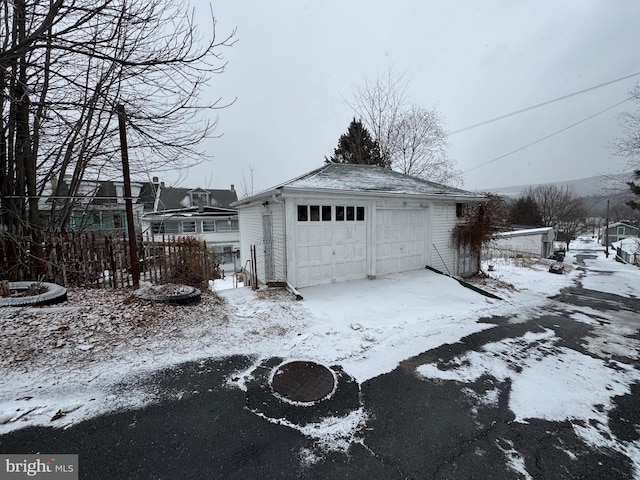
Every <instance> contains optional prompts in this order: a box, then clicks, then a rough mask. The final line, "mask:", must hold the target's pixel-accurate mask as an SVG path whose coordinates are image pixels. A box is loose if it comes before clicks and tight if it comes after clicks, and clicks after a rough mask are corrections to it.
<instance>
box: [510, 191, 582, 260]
mask: <svg viewBox="0 0 640 480" xmlns="http://www.w3.org/2000/svg"><path fill="white" fill-rule="evenodd" d="M522 195H523V196H524V197H530V198H532V199H533V200H534V202H535V203H536V204H537V205H538V209H539V210H540V217H541V220H542V225H544V226H548V227H553V228H554V229H555V230H556V232H558V238H559V239H560V240H562V241H564V242H566V244H567V250H568V249H569V242H570V241H571V240H573V239H574V238H575V237H576V236H577V234H578V233H579V231H580V229H581V228H582V227H583V226H584V222H585V217H586V216H587V209H586V207H585V204H584V201H583V199H582V198H581V197H578V196H577V195H576V193H575V192H574V190H573V187H572V186H570V185H560V186H559V185H553V184H549V185H538V186H536V187H529V188H527V189H525V190H524V192H523V193H522Z"/></svg>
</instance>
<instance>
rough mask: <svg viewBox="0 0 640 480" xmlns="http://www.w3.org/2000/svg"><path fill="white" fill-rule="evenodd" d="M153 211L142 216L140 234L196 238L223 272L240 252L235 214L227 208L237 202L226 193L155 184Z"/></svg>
mask: <svg viewBox="0 0 640 480" xmlns="http://www.w3.org/2000/svg"><path fill="white" fill-rule="evenodd" d="M154 184H155V185H156V196H155V202H154V207H153V211H151V212H148V213H146V214H144V215H143V216H142V228H143V234H145V235H151V236H152V237H153V239H154V240H156V241H160V240H161V239H162V238H163V237H164V238H170V237H172V236H197V237H198V238H200V239H202V240H204V241H206V242H207V245H208V246H210V247H212V248H213V249H214V250H215V252H216V254H218V258H219V260H220V263H221V264H223V265H224V268H225V270H228V269H232V268H233V267H234V266H235V265H234V264H235V263H237V262H234V258H235V257H236V256H237V255H236V252H237V251H238V250H239V249H240V232H239V228H238V212H237V210H236V209H235V208H231V207H230V206H229V205H230V204H231V203H233V202H234V201H236V200H237V199H238V197H237V194H236V191H235V189H234V187H233V185H231V188H230V189H229V190H213V189H203V188H194V189H189V188H176V187H165V186H164V184H163V183H160V182H157V179H156V178H154Z"/></svg>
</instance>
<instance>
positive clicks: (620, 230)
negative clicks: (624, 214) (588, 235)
mask: <svg viewBox="0 0 640 480" xmlns="http://www.w3.org/2000/svg"><path fill="white" fill-rule="evenodd" d="M639 231H640V229H638V227H634V226H632V225H628V224H626V223H623V222H616V223H612V224H610V225H609V226H608V227H604V228H603V229H602V231H601V232H600V244H601V245H606V243H607V239H608V240H609V246H611V244H612V243H614V242H619V241H620V240H622V239H625V238H629V237H637V236H638V232H639Z"/></svg>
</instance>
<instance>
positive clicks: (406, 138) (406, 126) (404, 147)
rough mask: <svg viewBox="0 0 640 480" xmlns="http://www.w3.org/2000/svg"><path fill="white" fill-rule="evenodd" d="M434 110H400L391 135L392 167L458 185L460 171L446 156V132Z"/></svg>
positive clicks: (406, 172)
mask: <svg viewBox="0 0 640 480" xmlns="http://www.w3.org/2000/svg"><path fill="white" fill-rule="evenodd" d="M443 125H444V122H443V120H442V118H441V116H440V114H439V113H438V112H437V111H436V110H435V109H433V110H426V109H424V108H418V107H415V106H411V107H409V109H408V110H406V111H403V112H402V113H401V114H400V115H399V117H398V119H397V121H396V124H395V125H394V128H393V135H392V137H391V138H390V142H391V143H390V151H391V159H392V162H391V167H392V168H393V169H394V170H397V171H399V172H402V173H405V174H407V175H413V176H416V177H421V178H426V179H429V180H431V181H434V182H438V183H444V184H447V185H458V184H460V183H462V182H461V180H462V174H461V172H459V171H456V170H455V169H454V168H453V162H452V161H451V160H450V159H449V158H448V156H447V133H446V132H445V130H444V126H443Z"/></svg>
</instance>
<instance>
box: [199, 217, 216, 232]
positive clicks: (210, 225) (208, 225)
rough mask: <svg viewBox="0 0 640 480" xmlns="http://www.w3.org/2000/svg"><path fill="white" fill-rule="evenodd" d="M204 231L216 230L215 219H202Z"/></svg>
mask: <svg viewBox="0 0 640 480" xmlns="http://www.w3.org/2000/svg"><path fill="white" fill-rule="evenodd" d="M202 231H203V232H215V231H216V222H214V221H213V220H203V221H202Z"/></svg>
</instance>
